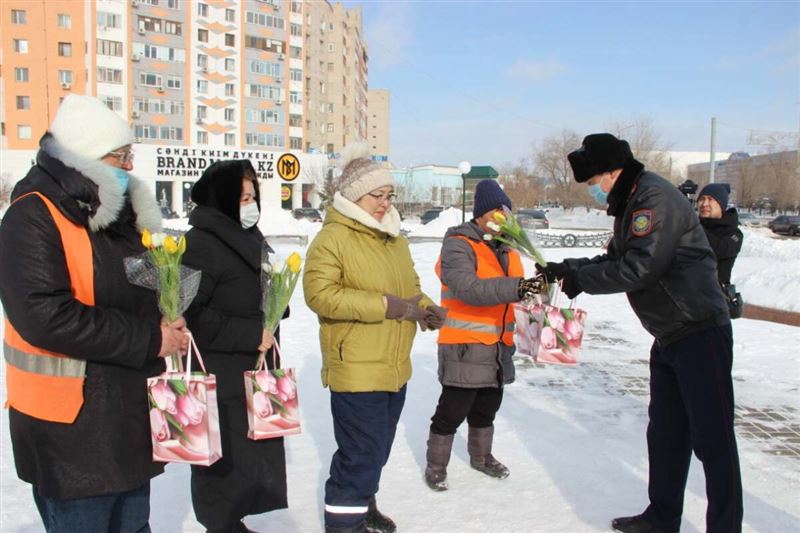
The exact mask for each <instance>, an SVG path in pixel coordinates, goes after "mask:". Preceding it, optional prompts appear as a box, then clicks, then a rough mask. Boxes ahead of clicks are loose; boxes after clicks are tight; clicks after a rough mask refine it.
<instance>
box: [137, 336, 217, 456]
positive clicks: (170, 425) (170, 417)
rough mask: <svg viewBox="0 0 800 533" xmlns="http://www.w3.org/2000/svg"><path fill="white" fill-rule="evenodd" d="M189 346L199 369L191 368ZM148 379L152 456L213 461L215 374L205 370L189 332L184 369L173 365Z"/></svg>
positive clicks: (215, 415) (169, 362)
mask: <svg viewBox="0 0 800 533" xmlns="http://www.w3.org/2000/svg"><path fill="white" fill-rule="evenodd" d="M192 350H194V352H195V354H196V355H197V361H198V362H199V363H200V367H201V368H202V369H203V371H202V372H194V373H193V372H192ZM165 360H166V362H167V371H166V372H164V373H163V374H161V375H160V376H156V377H152V378H148V379H147V397H148V400H149V403H150V432H151V436H152V441H153V460H154V461H162V462H166V463H189V464H193V465H205V466H208V465H210V464H213V463H214V462H216V461H217V460H218V459H220V458H221V457H222V440H221V438H220V433H219V411H218V409H217V378H216V377H215V376H214V375H213V374H209V373H207V372H206V369H205V366H204V365H203V359H202V358H201V356H200V351H199V350H198V349H197V345H196V344H195V342H194V339H193V338H192V336H191V334H190V335H189V353H188V356H187V358H186V360H187V363H186V371H185V372H182V371H179V370H178V369H175V368H173V366H172V365H173V363H172V358H169V357H168V358H166V359H165Z"/></svg>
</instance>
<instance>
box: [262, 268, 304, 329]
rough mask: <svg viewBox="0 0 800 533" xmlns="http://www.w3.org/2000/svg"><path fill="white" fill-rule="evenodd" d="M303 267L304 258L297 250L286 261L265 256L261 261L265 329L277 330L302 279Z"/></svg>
mask: <svg viewBox="0 0 800 533" xmlns="http://www.w3.org/2000/svg"><path fill="white" fill-rule="evenodd" d="M302 267H303V258H302V257H300V254H298V253H297V252H294V253H292V254H291V255H290V256H289V257H288V258H286V261H280V260H276V261H275V262H273V263H270V262H269V261H268V260H267V259H266V257H265V259H264V261H263V262H262V263H261V287H262V290H263V293H262V294H263V298H262V309H263V311H264V329H268V330H269V331H271V332H273V333H274V332H275V329H276V328H277V327H278V323H279V322H280V321H281V318H282V317H283V313H284V312H285V311H286V307H287V306H288V305H289V300H291V298H292V293H293V292H294V288H295V286H296V285H297V281H298V280H299V279H300V270H301V269H302Z"/></svg>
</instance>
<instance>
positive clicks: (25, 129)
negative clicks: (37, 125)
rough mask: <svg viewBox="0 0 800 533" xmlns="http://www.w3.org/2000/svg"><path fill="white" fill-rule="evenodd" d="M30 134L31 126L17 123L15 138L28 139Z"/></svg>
mask: <svg viewBox="0 0 800 533" xmlns="http://www.w3.org/2000/svg"><path fill="white" fill-rule="evenodd" d="M31 136H32V133H31V127H30V126H28V125H27V124H19V125H17V138H18V139H30V138H31Z"/></svg>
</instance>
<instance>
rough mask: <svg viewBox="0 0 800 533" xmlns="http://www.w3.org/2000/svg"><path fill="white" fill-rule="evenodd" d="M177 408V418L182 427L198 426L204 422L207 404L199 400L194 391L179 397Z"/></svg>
mask: <svg viewBox="0 0 800 533" xmlns="http://www.w3.org/2000/svg"><path fill="white" fill-rule="evenodd" d="M177 407H178V413H177V414H176V415H175V418H177V419H178V422H180V424H181V425H182V426H196V425H197V424H199V423H200V422H202V421H203V416H205V414H206V406H205V404H204V403H203V402H201V401H200V400H198V399H197V397H196V396H195V395H194V393H192V391H188V392H187V393H186V394H184V395H182V396H179V397H178V401H177Z"/></svg>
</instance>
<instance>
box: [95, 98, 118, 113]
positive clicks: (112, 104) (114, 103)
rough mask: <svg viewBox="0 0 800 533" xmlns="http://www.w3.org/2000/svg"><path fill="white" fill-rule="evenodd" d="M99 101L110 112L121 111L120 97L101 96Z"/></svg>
mask: <svg viewBox="0 0 800 533" xmlns="http://www.w3.org/2000/svg"><path fill="white" fill-rule="evenodd" d="M100 99H101V100H102V101H103V103H104V104H106V106H108V108H109V109H110V110H111V111H120V110H121V109H122V97H120V96H101V97H100Z"/></svg>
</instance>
